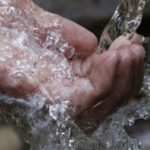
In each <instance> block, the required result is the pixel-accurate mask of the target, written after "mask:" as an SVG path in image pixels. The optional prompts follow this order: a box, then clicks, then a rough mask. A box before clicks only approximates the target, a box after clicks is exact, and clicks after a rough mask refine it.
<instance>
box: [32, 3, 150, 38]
mask: <svg viewBox="0 0 150 150" xmlns="http://www.w3.org/2000/svg"><path fill="white" fill-rule="evenodd" d="M34 1H35V2H36V3H37V4H38V5H40V6H41V7H43V8H44V9H45V10H48V11H50V12H53V13H57V14H59V15H61V16H64V17H66V18H68V19H71V20H73V21H75V22H77V23H79V24H80V25H82V26H84V27H86V28H87V29H89V30H90V31H92V32H94V33H95V34H96V36H97V37H99V36H100V33H101V32H102V30H103V28H104V27H105V25H106V24H107V22H108V20H109V19H110V18H111V16H112V14H113V13H114V10H115V9H116V6H117V3H118V0H34ZM138 33H140V34H143V35H145V36H150V2H149V3H148V4H147V5H146V8H145V13H144V18H143V21H142V24H141V26H140V28H139V29H138Z"/></svg>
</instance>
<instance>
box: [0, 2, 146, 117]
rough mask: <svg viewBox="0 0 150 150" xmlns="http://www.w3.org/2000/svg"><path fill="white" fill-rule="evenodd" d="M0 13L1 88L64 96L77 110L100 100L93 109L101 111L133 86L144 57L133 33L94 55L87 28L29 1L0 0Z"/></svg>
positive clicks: (28, 95) (132, 91) (138, 81)
mask: <svg viewBox="0 0 150 150" xmlns="http://www.w3.org/2000/svg"><path fill="white" fill-rule="evenodd" d="M0 12H1V13H0V25H1V28H0V82H1V84H0V90H1V92H2V93H5V94H8V95H12V96H15V97H22V98H26V99H31V100H32V97H35V96H36V98H37V97H38V98H39V100H40V98H41V97H44V98H45V99H46V102H48V101H49V103H50V102H52V103H55V102H58V101H63V100H67V101H70V102H71V104H72V105H73V106H76V107H77V108H78V112H77V114H79V113H81V112H83V111H84V110H87V109H89V108H91V107H92V106H94V105H95V104H98V103H99V104H103V105H104V104H105V102H106V104H105V109H101V110H99V111H104V112H105V111H106V110H107V109H109V107H111V108H112V107H113V105H114V106H115V105H116V103H119V104H120V103H123V102H124V101H127V100H129V99H130V98H131V97H133V96H134V95H135V94H136V93H137V92H138V91H139V89H140V87H141V85H142V78H143V63H144V56H145V52H144V49H143V47H142V46H141V43H140V37H139V36H137V35H136V36H135V37H134V38H133V39H132V40H131V41H129V40H127V39H126V38H125V37H123V36H121V37H119V38H118V39H116V40H115V41H114V42H113V43H112V45H111V46H110V48H109V50H108V51H106V52H104V53H102V54H97V52H95V48H96V46H97V39H96V37H95V36H94V35H93V34H92V33H91V32H89V31H87V30H86V29H84V28H83V27H81V26H79V25H77V24H76V23H73V22H71V21H69V20H67V19H65V18H63V17H60V16H58V15H55V14H52V13H48V12H46V11H44V10H42V9H41V8H39V7H38V6H36V5H35V4H34V3H32V2H31V1H30V0H6V1H2V0H0ZM37 95H38V96H37Z"/></svg>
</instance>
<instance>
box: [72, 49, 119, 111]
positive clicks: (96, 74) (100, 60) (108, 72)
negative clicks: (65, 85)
mask: <svg viewBox="0 0 150 150" xmlns="http://www.w3.org/2000/svg"><path fill="white" fill-rule="evenodd" d="M118 62H119V56H118V53H117V51H110V52H105V53H103V54H102V55H96V54H94V55H93V56H90V57H89V58H88V60H87V61H86V62H83V63H81V64H80V63H79V64H78V67H77V66H76V67H77V68H80V69H81V71H80V72H83V70H84V71H85V70H86V69H85V68H87V70H89V71H88V72H86V73H85V72H84V73H83V76H82V74H81V73H80V78H82V79H83V78H86V79H89V82H90V86H89V85H88V86H84V88H81V87H83V85H85V84H83V82H81V81H80V82H79V81H77V82H76V84H78V86H77V87H78V88H79V87H80V88H79V90H80V91H79V92H77V91H76V97H75V98H74V99H75V100H74V101H75V102H76V104H75V105H77V106H80V108H81V109H82V111H83V110H85V109H87V108H89V107H91V106H93V105H94V104H96V103H97V100H102V99H104V97H106V96H107V95H109V93H110V92H111V90H112V88H113V87H112V86H113V84H114V77H115V71H116V66H117V64H118ZM80 65H82V67H81V66H80ZM89 67H90V68H89ZM82 69H83V70H82ZM89 87H91V88H92V90H88V89H89ZM87 91H88V92H87ZM77 93H79V94H77ZM85 93H86V94H85ZM79 95H83V96H82V97H81V96H79ZM85 95H86V96H87V97H86V98H84V97H85ZM79 97H81V99H82V100H81V99H79ZM97 97H99V99H96V98H97ZM77 98H78V99H77Z"/></svg>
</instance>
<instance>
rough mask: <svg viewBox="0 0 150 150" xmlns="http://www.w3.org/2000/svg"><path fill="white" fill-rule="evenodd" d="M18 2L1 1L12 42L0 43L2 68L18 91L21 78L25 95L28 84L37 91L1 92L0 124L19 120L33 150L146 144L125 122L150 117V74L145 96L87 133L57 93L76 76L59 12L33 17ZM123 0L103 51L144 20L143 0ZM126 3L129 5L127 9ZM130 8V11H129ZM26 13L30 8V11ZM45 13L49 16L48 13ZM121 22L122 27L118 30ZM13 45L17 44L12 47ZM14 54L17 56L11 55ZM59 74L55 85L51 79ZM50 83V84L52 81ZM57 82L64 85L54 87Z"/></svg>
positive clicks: (122, 148) (2, 33) (131, 149)
mask: <svg viewBox="0 0 150 150" xmlns="http://www.w3.org/2000/svg"><path fill="white" fill-rule="evenodd" d="M15 1H16V0H12V1H10V0H6V1H4V0H0V9H1V10H3V11H2V12H3V13H1V14H0V25H1V28H0V42H2V43H5V42H6V43H7V40H8V41H9V44H8V43H7V44H2V45H1V46H2V47H3V51H1V56H0V63H1V67H3V69H4V68H6V72H7V71H8V72H9V74H7V75H9V77H10V79H11V80H10V81H9V82H10V83H11V85H13V86H12V89H13V90H14V92H16V89H15V88H13V87H16V86H19V84H20V81H23V82H21V83H26V82H24V81H29V82H27V85H26V84H23V85H24V86H23V87H24V88H23V89H20V91H21V93H19V94H20V95H24V94H26V92H28V91H25V90H26V89H28V90H29V92H33V91H38V92H37V94H35V95H34V96H32V95H27V96H26V98H23V97H21V96H20V97H19V98H15V97H11V96H7V95H4V94H1V95H0V110H1V111H0V116H1V117H0V124H1V125H5V124H13V125H15V128H16V130H17V131H18V133H20V135H21V136H22V138H23V140H24V142H25V143H26V144H28V145H30V150H85V149H87V150H117V149H118V150H140V149H142V144H141V142H140V141H138V140H137V139H132V138H130V137H129V136H128V134H127V132H126V130H125V129H124V126H132V125H133V124H134V122H135V120H137V119H149V118H150V107H149V106H150V99H149V95H148V93H149V88H150V87H149V85H150V84H149V80H148V79H149V74H147V76H146V77H145V82H146V83H147V87H148V88H147V90H146V91H144V92H143V94H142V98H137V99H136V100H134V101H132V102H130V103H129V104H128V105H126V106H124V107H122V108H120V109H119V110H118V111H117V112H115V113H114V114H112V115H111V116H109V117H108V118H107V119H106V120H105V121H104V122H103V123H102V124H101V125H100V126H99V127H98V128H97V129H96V130H95V132H93V134H91V135H90V136H88V135H87V134H85V133H84V132H83V131H82V130H81V129H80V128H79V127H78V126H77V125H76V123H75V122H74V120H73V119H72V117H71V116H72V114H74V113H75V112H76V108H73V107H71V105H70V102H69V99H67V98H66V99H61V97H60V96H59V97H58V95H61V94H66V93H67V92H71V87H70V86H68V88H67V90H66V91H65V92H66V93H61V89H62V88H64V86H65V85H66V79H67V85H68V84H69V85H70V83H72V81H73V80H76V78H75V77H74V75H73V73H72V71H71V68H70V66H69V64H68V61H67V59H66V57H64V55H66V54H67V57H68V58H70V57H72V56H73V55H74V49H73V48H72V47H70V46H69V44H68V43H67V41H65V40H64V39H63V38H62V33H61V30H60V28H61V23H60V20H59V19H58V17H56V16H53V17H55V19H54V20H53V21H50V22H48V23H47V20H45V19H44V17H43V16H39V18H38V17H37V16H36V17H37V19H36V20H34V19H35V18H32V17H27V16H32V15H33V14H32V11H31V12H30V11H29V12H22V11H20V9H19V8H20V7H21V6H22V5H23V4H21V6H20V5H19V3H18V5H19V6H17V8H16V7H15V6H14V5H13V2H15ZM120 2H121V3H120V6H119V7H118V9H117V11H116V12H115V14H114V16H113V18H112V20H111V21H110V23H109V25H108V26H107V27H106V29H105V30H104V32H103V34H102V38H101V41H100V45H99V46H100V51H101V49H102V51H103V50H105V49H106V48H107V47H109V45H110V44H111V42H112V41H113V40H114V39H116V38H117V37H118V36H119V35H121V34H125V35H127V38H131V37H132V36H133V33H135V31H136V29H137V28H138V26H139V24H140V21H141V18H142V12H143V11H142V10H143V8H144V5H145V1H140V0H139V1H137V0H134V1H132V0H129V1H120ZM8 4H9V6H7V5H8ZM127 4H129V5H127ZM31 5H32V4H31ZM23 6H24V5H23ZM126 6H128V8H130V9H126ZM28 7H31V6H30V5H29V6H28ZM31 10H32V7H31ZM129 10H132V11H131V12H130V13H126V11H129ZM135 10H136V11H135ZM24 13H27V16H26V15H24ZM10 14H11V15H10ZM44 15H45V16H46V15H47V13H44ZM4 16H5V17H4ZM41 18H42V19H43V20H42V21H40V22H39V21H38V19H41ZM12 21H13V22H12ZM116 22H117V23H116ZM118 26H119V27H122V28H120V29H119V28H118ZM43 27H44V28H43ZM45 29H49V30H50V31H51V32H47V34H46V35H45V38H44V39H41V37H43V34H44V33H45ZM52 31H53V32H52ZM6 33H7V34H6ZM114 33H115V34H114ZM105 35H107V36H105ZM128 35H130V36H128ZM33 37H34V38H33ZM106 37H107V38H108V37H109V39H107V38H106ZM12 46H13V47H16V49H12ZM17 49H20V50H21V51H17ZM58 52H59V53H58ZM14 56H15V58H18V59H13V58H14ZM8 60H9V61H8ZM47 60H51V62H52V63H48V61H47ZM4 71H5V70H4ZM4 73H5V72H4ZM49 74H51V76H49ZM26 79H28V80H26ZM56 79H57V83H56V84H55V82H53V81H56ZM62 81H63V83H64V84H62ZM9 82H8V85H9ZM68 82H69V83H68ZM48 83H51V86H49V84H48ZM56 85H60V89H57V90H53V89H55V86H56ZM61 85H62V87H61ZM9 86H10V85H9ZM27 87H30V88H27ZM37 87H39V88H37ZM57 87H58V86H57ZM65 88H66V87H65ZM17 92H18V91H17ZM10 94H11V93H10ZM89 127H90V126H89Z"/></svg>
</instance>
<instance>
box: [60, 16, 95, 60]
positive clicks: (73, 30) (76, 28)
mask: <svg viewBox="0 0 150 150" xmlns="http://www.w3.org/2000/svg"><path fill="white" fill-rule="evenodd" d="M61 21H62V25H63V28H62V30H63V37H64V39H65V40H66V41H68V43H69V44H70V45H72V46H73V47H74V48H75V52H76V55H77V56H78V57H79V58H82V57H83V58H84V57H87V56H89V55H91V54H92V53H93V52H94V50H95V48H96V46H97V44H98V41H97V38H96V36H95V35H94V34H93V33H91V32H90V31H88V30H86V29H85V28H83V27H82V26H80V25H78V24H76V23H74V22H72V21H70V20H68V19H65V18H61Z"/></svg>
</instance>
